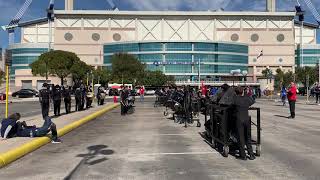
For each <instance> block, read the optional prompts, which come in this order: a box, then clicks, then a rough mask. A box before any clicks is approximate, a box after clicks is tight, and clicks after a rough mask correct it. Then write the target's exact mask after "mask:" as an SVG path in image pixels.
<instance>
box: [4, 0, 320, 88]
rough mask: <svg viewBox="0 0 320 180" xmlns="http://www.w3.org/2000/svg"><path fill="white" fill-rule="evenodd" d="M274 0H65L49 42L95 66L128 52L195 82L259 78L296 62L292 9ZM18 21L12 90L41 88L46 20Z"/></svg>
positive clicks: (310, 37) (306, 31)
mask: <svg viewBox="0 0 320 180" xmlns="http://www.w3.org/2000/svg"><path fill="white" fill-rule="evenodd" d="M274 3H275V1H274V0H267V8H266V11H265V12H245V11H241V12H225V11H213V12H212V11H203V12H195V11H188V12H186V11H101V10H98V11H97V10H73V6H72V5H73V2H72V0H66V9H65V10H55V11H54V13H55V18H54V24H53V27H52V43H51V47H52V48H53V49H55V50H67V51H71V52H75V53H76V54H77V55H78V56H79V57H80V59H81V60H83V61H84V62H86V63H87V64H89V65H91V66H94V67H105V68H111V61H110V60H111V56H112V55H113V54H114V53H118V52H127V53H129V54H133V55H134V56H136V57H137V58H138V59H139V60H140V61H141V62H143V63H145V64H146V65H147V68H148V69H149V70H160V71H163V72H164V73H165V74H167V75H173V76H175V78H176V80H177V81H187V82H193V81H198V75H199V73H200V75H201V80H212V81H228V80H231V79H234V77H232V75H231V74H230V71H231V70H235V69H240V70H241V72H245V74H243V75H245V76H247V80H248V82H252V83H256V82H257V81H258V79H259V77H261V76H262V74H261V72H262V70H264V69H265V68H270V69H272V70H273V71H275V70H276V69H277V68H281V69H283V70H284V71H289V70H290V71H294V69H295V66H296V63H295V62H296V61H299V55H300V54H296V52H299V51H298V50H297V51H296V49H297V45H298V44H299V38H300V36H299V29H300V25H299V23H297V22H295V21H294V17H295V12H276V11H275V6H274ZM19 26H20V27H21V42H20V43H19V44H14V45H12V46H10V47H9V48H10V49H11V50H13V51H12V52H13V63H12V69H11V78H12V80H14V81H15V85H16V86H17V87H33V88H39V86H41V84H42V83H43V81H44V79H43V78H42V77H33V76H32V74H31V70H30V68H29V64H30V63H32V62H33V61H34V60H35V59H37V57H38V56H39V55H40V54H41V53H43V52H46V51H47V50H48V47H49V28H48V22H47V19H46V18H43V19H36V20H32V21H28V22H24V23H20V25H19ZM303 40H304V42H303V43H305V44H312V45H313V46H312V47H314V45H315V44H316V26H315V25H312V24H305V26H304V28H303ZM306 47H307V46H306ZM308 47H309V46H308ZM305 51H306V52H307V50H305ZM319 54H320V53H319ZM305 56H308V55H307V54H306V55H305ZM306 58H307V57H306ZM306 58H305V59H306ZM306 60H307V59H306ZM310 63H311V61H310ZM312 63H313V61H312ZM199 66H200V67H199ZM243 75H242V74H239V75H237V76H239V77H238V80H241V76H243ZM50 79H51V82H52V83H59V79H56V78H50Z"/></svg>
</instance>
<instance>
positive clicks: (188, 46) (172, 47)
mask: <svg viewBox="0 0 320 180" xmlns="http://www.w3.org/2000/svg"><path fill="white" fill-rule="evenodd" d="M166 50H167V51H192V43H179V42H178V43H167V44H166Z"/></svg>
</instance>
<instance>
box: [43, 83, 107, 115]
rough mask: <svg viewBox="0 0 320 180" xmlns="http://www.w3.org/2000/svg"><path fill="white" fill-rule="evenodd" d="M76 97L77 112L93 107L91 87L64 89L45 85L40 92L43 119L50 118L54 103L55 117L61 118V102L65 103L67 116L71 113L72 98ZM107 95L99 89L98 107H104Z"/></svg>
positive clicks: (82, 86)
mask: <svg viewBox="0 0 320 180" xmlns="http://www.w3.org/2000/svg"><path fill="white" fill-rule="evenodd" d="M72 94H74V97H75V111H82V110H84V109H89V108H90V107H92V102H93V99H94V97H95V94H94V92H93V89H92V87H91V86H87V87H86V86H85V85H84V84H82V83H81V84H79V85H75V86H74V87H70V86H69V87H68V86H66V87H64V86H62V87H61V86H59V85H49V84H47V83H44V84H43V88H42V89H41V90H40V92H39V101H40V104H41V110H42V117H43V118H45V117H46V116H49V108H50V102H52V103H53V109H54V115H55V116H60V115H61V113H60V108H61V101H62V100H63V101H64V104H65V112H66V114H69V113H71V104H72V98H71V95H72ZM105 96H106V93H105V91H104V88H103V87H101V86H100V87H99V88H98V93H97V94H96V98H97V105H98V106H100V105H103V104H104V99H105Z"/></svg>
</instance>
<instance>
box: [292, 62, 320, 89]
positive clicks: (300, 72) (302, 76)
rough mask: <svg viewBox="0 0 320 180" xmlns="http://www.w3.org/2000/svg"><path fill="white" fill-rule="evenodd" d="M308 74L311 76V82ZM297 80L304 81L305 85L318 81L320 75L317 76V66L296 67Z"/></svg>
mask: <svg viewBox="0 0 320 180" xmlns="http://www.w3.org/2000/svg"><path fill="white" fill-rule="evenodd" d="M307 76H309V82H307V81H308V79H307ZM296 77H297V79H296V81H297V82H300V83H302V84H303V85H304V86H305V87H306V86H307V84H309V86H310V85H312V84H314V83H315V82H317V80H318V77H317V67H309V66H305V67H297V68H296Z"/></svg>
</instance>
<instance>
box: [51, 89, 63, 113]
mask: <svg viewBox="0 0 320 180" xmlns="http://www.w3.org/2000/svg"><path fill="white" fill-rule="evenodd" d="M61 96H62V92H61V89H60V86H58V85H57V86H56V87H55V88H54V89H53V96H52V98H53V107H54V115H55V116H60V107H61V98H62V97H61Z"/></svg>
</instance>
